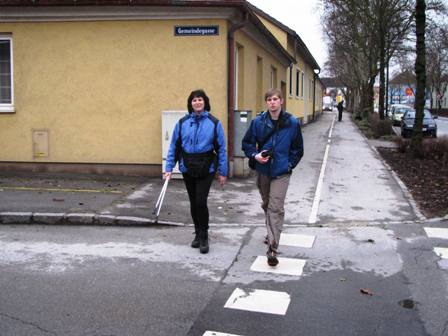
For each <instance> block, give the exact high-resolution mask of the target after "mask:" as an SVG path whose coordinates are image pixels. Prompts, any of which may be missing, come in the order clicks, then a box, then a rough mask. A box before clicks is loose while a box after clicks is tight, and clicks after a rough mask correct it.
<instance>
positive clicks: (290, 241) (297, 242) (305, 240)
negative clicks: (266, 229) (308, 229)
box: [280, 233, 316, 248]
mask: <svg viewBox="0 0 448 336" xmlns="http://www.w3.org/2000/svg"><path fill="white" fill-rule="evenodd" d="M315 239H316V236H308V235H301V234H292V233H282V234H281V236H280V245H286V246H295V247H307V248H312V247H313V244H314V240H315Z"/></svg>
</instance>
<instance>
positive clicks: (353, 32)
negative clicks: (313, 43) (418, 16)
mask: <svg viewBox="0 0 448 336" xmlns="http://www.w3.org/2000/svg"><path fill="white" fill-rule="evenodd" d="M412 1H413V0H373V1H363V0H322V2H323V8H324V14H323V16H322V22H323V24H324V29H325V31H326V33H327V40H328V44H329V48H330V52H329V54H330V58H329V62H328V63H327V68H328V69H329V70H330V71H329V72H330V73H332V74H333V75H336V76H338V78H339V79H340V80H341V81H342V82H344V83H349V84H348V85H347V87H348V88H351V90H350V91H351V92H352V94H353V95H354V96H355V97H354V99H353V101H354V105H355V106H354V107H355V108H356V109H357V110H358V111H361V113H362V115H363V116H364V117H366V116H367V114H368V113H369V112H373V88H374V83H375V79H376V77H377V75H378V73H380V77H381V81H380V82H381V85H380V116H381V118H384V96H385V68H386V64H387V63H388V62H389V59H390V58H391V57H392V56H393V54H394V52H395V50H396V49H397V48H398V46H399V45H400V43H401V40H402V39H403V37H404V36H405V35H406V34H407V32H408V31H409V29H410V27H411V23H412V14H413V11H412V8H413V7H412ZM357 102H359V105H357Z"/></svg>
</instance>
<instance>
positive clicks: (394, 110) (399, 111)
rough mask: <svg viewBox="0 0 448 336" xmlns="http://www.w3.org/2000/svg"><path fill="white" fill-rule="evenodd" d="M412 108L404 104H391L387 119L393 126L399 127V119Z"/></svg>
mask: <svg viewBox="0 0 448 336" xmlns="http://www.w3.org/2000/svg"><path fill="white" fill-rule="evenodd" d="M412 110H413V109H412V107H410V106H408V105H404V104H393V105H392V106H391V109H390V115H389V118H390V119H391V120H392V124H393V125H394V126H400V125H401V118H402V117H403V115H404V114H405V113H406V112H407V111H412Z"/></svg>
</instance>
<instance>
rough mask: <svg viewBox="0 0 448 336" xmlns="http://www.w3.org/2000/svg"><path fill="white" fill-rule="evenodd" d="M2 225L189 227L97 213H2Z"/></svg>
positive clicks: (141, 218)
mask: <svg viewBox="0 0 448 336" xmlns="http://www.w3.org/2000/svg"><path fill="white" fill-rule="evenodd" d="M0 224H42V225H100V226H155V225H159V226H160V225H162V226H187V224H185V223H176V222H169V221H157V222H156V221H155V220H154V219H151V218H145V217H131V216H115V215H104V214H95V213H64V212H0Z"/></svg>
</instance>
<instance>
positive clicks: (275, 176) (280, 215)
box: [242, 89, 303, 266]
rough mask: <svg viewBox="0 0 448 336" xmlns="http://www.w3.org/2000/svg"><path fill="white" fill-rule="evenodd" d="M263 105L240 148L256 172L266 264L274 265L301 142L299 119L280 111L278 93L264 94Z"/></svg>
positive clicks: (298, 159) (301, 150)
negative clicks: (265, 108)
mask: <svg viewBox="0 0 448 336" xmlns="http://www.w3.org/2000/svg"><path fill="white" fill-rule="evenodd" d="M265 102H266V105H267V111H265V112H263V113H261V114H260V115H258V116H257V117H256V118H255V119H254V120H252V123H251V124H250V127H249V129H248V130H247V132H246V134H245V136H244V138H243V141H242V149H243V151H244V153H245V154H246V156H247V157H248V158H249V159H250V160H251V161H252V162H254V164H255V169H256V171H257V173H258V176H257V186H258V190H259V192H260V195H261V199H262V205H261V207H262V208H263V210H264V213H265V222H266V228H267V237H266V238H267V243H268V251H267V253H266V255H267V263H268V265H269V266H276V265H277V264H278V259H277V253H278V245H279V241H280V234H281V231H282V228H283V222H284V218H285V208H284V205H285V198H286V191H287V190H288V185H289V178H290V176H291V173H292V170H293V169H294V168H295V167H296V166H297V164H298V163H299V161H300V159H301V158H302V156H303V139H302V132H301V130H300V123H299V120H298V119H296V118H295V117H294V116H292V115H291V114H289V113H288V112H286V111H284V110H283V109H282V104H283V96H282V92H281V91H280V90H277V89H271V90H269V91H268V92H266V94H265Z"/></svg>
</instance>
